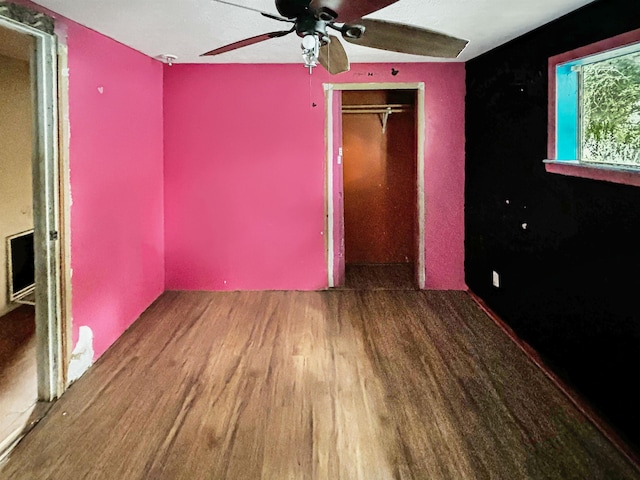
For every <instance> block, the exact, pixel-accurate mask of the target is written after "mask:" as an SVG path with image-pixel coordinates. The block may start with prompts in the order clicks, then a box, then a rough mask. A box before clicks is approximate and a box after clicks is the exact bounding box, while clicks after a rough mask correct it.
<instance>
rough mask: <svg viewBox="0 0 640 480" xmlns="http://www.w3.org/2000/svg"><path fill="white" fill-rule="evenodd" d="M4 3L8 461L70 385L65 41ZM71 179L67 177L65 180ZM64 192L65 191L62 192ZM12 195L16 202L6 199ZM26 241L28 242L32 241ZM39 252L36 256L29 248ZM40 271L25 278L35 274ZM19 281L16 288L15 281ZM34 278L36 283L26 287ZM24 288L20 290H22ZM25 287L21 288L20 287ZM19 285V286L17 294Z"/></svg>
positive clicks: (2, 370)
mask: <svg viewBox="0 0 640 480" xmlns="http://www.w3.org/2000/svg"><path fill="white" fill-rule="evenodd" d="M3 3H4V2H1V3H0V61H2V62H3V64H2V66H1V67H0V70H2V74H0V76H1V78H0V89H2V91H1V92H0V101H1V102H2V105H0V109H1V110H2V113H3V117H4V118H5V120H7V121H8V124H7V125H5V126H3V127H2V128H3V135H2V143H3V144H2V146H1V147H0V148H2V150H3V152H4V153H6V155H4V156H2V157H0V162H1V163H0V170H2V171H3V174H7V176H9V177H11V178H12V181H11V182H5V184H4V185H0V188H2V189H3V191H2V198H3V205H2V206H0V230H2V231H1V232H0V237H1V238H0V248H2V252H3V255H2V257H3V259H2V260H3V261H2V262H1V263H2V265H1V266H2V267H3V269H2V272H0V275H2V277H3V282H2V284H3V285H6V286H7V287H6V288H3V291H2V292H0V295H2V299H3V301H2V303H1V304H0V316H2V325H1V326H0V328H4V329H5V330H4V332H0V335H2V334H3V333H4V336H3V337H2V340H3V341H2V342H0V357H1V358H0V360H1V364H0V379H1V380H2V383H1V384H0V385H1V388H0V408H2V410H3V411H0V420H2V422H0V458H2V456H3V455H4V454H6V453H7V452H8V451H9V450H10V449H11V447H12V446H13V445H15V443H16V442H17V441H18V440H19V439H20V438H21V437H22V436H23V435H24V434H25V433H26V432H27V431H28V430H29V428H31V426H32V425H33V424H34V423H35V422H36V421H37V420H39V419H40V418H41V417H42V415H43V414H44V413H45V412H46V410H47V409H48V407H49V406H50V402H51V401H52V400H54V399H55V398H57V397H58V396H59V395H60V394H62V392H63V391H64V387H65V369H66V360H65V356H64V355H63V354H62V352H63V341H64V340H65V338H66V335H63V330H64V328H63V326H65V327H66V326H67V323H66V318H65V315H66V313H67V310H66V309H64V308H63V306H62V291H61V290H62V288H61V286H62V285H63V284H64V285H65V290H66V285H67V283H66V279H70V275H68V274H67V273H65V272H66V269H65V272H63V269H62V268H61V264H62V260H63V259H62V254H63V253H61V250H62V252H66V251H67V249H66V247H65V248H63V249H61V247H60V245H61V244H62V243H63V242H64V241H66V240H67V238H68V237H67V235H66V229H61V228H60V227H59V225H60V219H61V218H62V214H61V210H60V208H61V207H60V206H61V205H62V204H63V203H64V199H65V198H66V196H65V194H66V193H67V192H66V191H65V189H64V188H60V185H61V184H60V174H59V165H58V148H59V145H58V121H57V108H58V106H57V98H58V91H57V85H58V82H57V42H56V37H55V35H54V33H53V21H52V20H51V19H50V18H49V17H46V16H45V15H43V14H39V13H36V12H31V11H28V10H26V9H25V7H21V6H16V5H12V6H11V8H8V7H7V6H5V5H3ZM63 183H64V185H66V182H63ZM61 194H62V195H61ZM6 199H9V200H10V201H5V200H6ZM25 245H29V247H28V248H25V247H24V246H25ZM29 252H30V253H29ZM29 269H30V270H31V273H30V275H31V278H30V279H29V280H25V278H26V277H25V275H27V276H28V271H29ZM18 279H19V282H18V283H20V282H24V283H25V285H22V284H21V283H20V288H18V287H16V282H17V281H18ZM28 283H30V284H31V285H27V284H28ZM14 287H15V288H14ZM13 290H16V291H13ZM18 290H19V291H18Z"/></svg>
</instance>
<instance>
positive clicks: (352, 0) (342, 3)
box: [309, 0, 398, 23]
mask: <svg viewBox="0 0 640 480" xmlns="http://www.w3.org/2000/svg"><path fill="white" fill-rule="evenodd" d="M397 1H398V0H359V1H356V0H311V3H310V5H309V8H311V10H313V11H314V12H322V11H323V10H325V11H326V10H327V9H328V10H330V11H332V12H335V13H336V14H337V15H338V16H337V17H336V19H335V20H336V22H338V23H347V22H350V21H351V20H356V19H358V18H360V17H364V16H365V15H368V14H370V13H373V12H375V11H378V10H380V9H382V8H384V7H386V6H389V5H391V4H392V3H396V2H397Z"/></svg>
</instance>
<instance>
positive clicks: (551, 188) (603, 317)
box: [466, 0, 640, 447]
mask: <svg viewBox="0 0 640 480" xmlns="http://www.w3.org/2000/svg"><path fill="white" fill-rule="evenodd" d="M638 27H640V3H639V2H629V1H627V0H608V1H602V2H595V3H594V4H593V5H590V6H588V7H586V8H584V9H582V10H580V11H577V12H575V13H573V14H571V15H569V16H567V17H565V18H563V19H561V20H560V21H558V22H555V23H553V24H550V25H548V26H546V27H544V28H542V29H540V30H538V31H535V32H532V33H530V34H528V35H526V36H524V37H522V38H521V39H518V40H517V41H514V42H512V43H510V44H508V45H505V46H504V47H501V48H499V49H497V50H495V51H494V52H491V53H489V54H487V55H485V56H483V57H480V58H478V59H476V60H474V61H472V62H469V63H468V64H467V166H466V170H467V187H466V191H467V196H466V256H467V261H466V267H467V283H468V285H469V287H470V288H471V289H472V290H473V291H474V292H475V293H477V294H478V295H479V296H481V297H482V298H483V300H485V302H486V303H487V304H488V305H489V306H490V307H491V308H492V309H494V310H495V311H496V312H497V313H498V314H499V315H500V316H501V317H502V319H503V320H504V321H506V322H507V323H508V324H509V325H510V327H511V328H513V329H514V330H515V331H516V333H517V334H518V335H519V336H520V337H522V338H523V339H524V340H525V341H526V342H528V343H529V344H530V345H531V346H532V347H534V348H535V349H536V350H537V351H538V352H539V353H540V354H541V355H542V356H543V358H544V359H545V361H546V362H547V363H549V364H550V365H551V366H552V367H553V368H554V369H555V371H556V373H558V374H559V375H560V376H561V377H562V378H564V379H565V381H567V382H569V384H570V385H571V386H572V387H573V388H575V389H577V390H578V392H579V393H580V394H582V395H583V396H584V397H585V398H586V400H587V401H588V402H590V403H591V404H592V405H593V406H594V407H595V408H596V409H597V411H599V412H600V413H601V414H602V415H603V416H604V417H605V418H606V419H608V420H609V421H610V422H611V423H612V425H613V426H615V427H616V428H618V429H619V432H621V433H623V434H624V435H625V436H626V438H627V439H628V440H629V441H630V442H633V443H635V444H636V445H637V446H638V447H640V413H639V411H638V404H639V403H640V395H638V389H637V388H635V385H634V384H635V379H636V376H637V366H638V365H639V364H640V322H638V306H637V301H636V298H637V280H636V277H637V266H638V265H639V264H640V250H638V245H639V244H640V209H638V205H640V189H638V188H637V187H632V186H628V185H616V184H613V183H609V182H604V181H599V180H587V179H582V178H576V177H571V176H562V175H556V174H551V173H547V172H546V171H545V167H544V165H543V163H542V160H543V159H544V158H546V157H547V153H548V152H547V147H548V120H549V116H548V91H549V89H548V85H547V79H548V71H547V68H548V62H549V58H550V57H552V56H555V55H559V54H562V53H564V52H568V51H571V50H574V49H576V48H580V47H583V46H585V45H589V44H591V43H593V42H596V41H600V40H604V39H606V38H609V37H612V36H615V35H618V34H620V33H623V32H627V31H630V30H633V29H637V28H638ZM525 224H526V226H527V228H526V229H524V228H523V225H525ZM492 270H496V271H498V273H499V274H500V275H501V287H500V288H494V287H493V286H492V285H491V279H492V274H491V272H492Z"/></svg>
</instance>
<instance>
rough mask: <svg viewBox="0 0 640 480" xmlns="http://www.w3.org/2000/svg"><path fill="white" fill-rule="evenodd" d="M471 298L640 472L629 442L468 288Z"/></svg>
mask: <svg viewBox="0 0 640 480" xmlns="http://www.w3.org/2000/svg"><path fill="white" fill-rule="evenodd" d="M467 293H468V294H469V296H470V297H471V299H472V300H473V301H474V302H475V303H476V304H477V305H478V306H479V307H480V308H481V309H482V310H483V311H484V312H485V313H486V314H487V316H488V317H489V318H491V320H493V322H494V323H495V324H496V325H497V326H498V327H499V328H500V329H501V330H502V331H503V332H504V333H505V334H506V335H507V336H508V337H509V338H510V339H511V341H513V343H515V344H516V345H517V346H518V347H519V348H520V350H522V351H523V352H524V354H525V355H527V357H529V359H530V360H531V361H532V362H533V363H534V364H535V365H536V366H537V367H538V368H539V369H540V370H541V371H542V373H544V374H545V375H546V376H547V377H548V378H549V379H550V380H551V381H552V382H553V383H554V384H555V386H556V387H558V389H560V391H561V392H562V393H563V394H564V395H565V396H566V397H567V398H568V399H569V401H570V402H571V403H572V404H573V405H574V406H575V407H576V408H577V409H578V410H579V411H580V412H581V413H582V414H583V415H584V416H585V417H586V418H587V419H588V420H589V421H590V422H591V423H592V424H593V425H594V426H595V427H596V428H597V429H598V430H599V431H600V432H601V433H602V434H603V435H604V436H605V437H606V438H607V440H609V441H610V442H611V443H612V444H613V445H614V446H615V447H616V448H617V449H618V450H619V451H620V453H622V455H623V456H624V457H625V458H626V459H627V461H629V463H631V465H633V466H634V467H635V469H636V470H638V472H640V457H638V455H637V454H636V452H635V451H634V450H633V449H632V448H631V447H629V445H627V443H626V442H625V441H624V440H623V439H622V438H621V437H620V436H619V435H618V434H617V433H616V432H615V431H614V430H613V429H612V428H611V427H610V426H609V425H608V424H607V422H605V421H604V420H603V419H602V418H601V417H600V415H598V414H597V413H596V412H595V411H594V410H593V409H592V408H591V407H590V406H589V405H588V403H587V402H586V401H585V400H584V399H583V398H582V397H581V396H580V395H578V393H577V392H576V391H575V390H573V389H572V388H571V387H569V385H567V384H566V383H565V382H564V381H563V380H562V379H561V378H560V377H558V376H557V375H556V374H555V373H553V371H552V370H551V369H550V368H549V367H548V366H547V365H546V364H545V363H544V361H543V360H542V357H540V355H539V354H538V352H536V350H535V349H533V348H532V347H531V346H530V345H529V344H528V343H527V342H525V341H524V340H522V339H521V338H520V337H519V336H518V335H517V334H516V332H514V331H513V330H512V329H511V327H509V325H507V324H506V323H505V322H504V320H502V319H501V318H500V317H499V316H498V315H497V314H496V313H495V312H494V311H493V310H492V309H491V308H490V307H489V306H488V305H487V304H486V303H485V302H484V300H482V299H481V298H480V297H478V295H476V294H475V293H474V292H472V291H471V290H467Z"/></svg>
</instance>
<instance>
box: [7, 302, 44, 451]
mask: <svg viewBox="0 0 640 480" xmlns="http://www.w3.org/2000/svg"><path fill="white" fill-rule="evenodd" d="M35 341H36V340H35V309H34V307H32V306H30V305H22V306H20V307H18V308H17V309H15V310H13V311H11V312H9V313H8V314H6V315H4V316H2V317H0V455H2V451H3V450H4V446H5V445H6V444H10V443H12V442H13V441H14V440H15V439H16V438H17V437H18V436H19V435H20V434H21V432H22V431H23V430H24V428H25V427H26V426H28V425H29V423H30V421H31V419H32V414H33V412H34V409H35V408H36V404H37V399H38V388H37V386H38V385H37V371H36V346H35Z"/></svg>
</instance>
